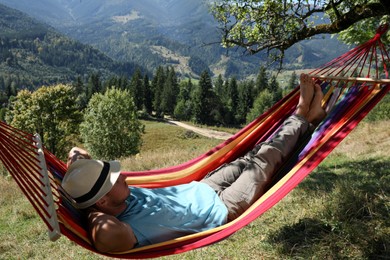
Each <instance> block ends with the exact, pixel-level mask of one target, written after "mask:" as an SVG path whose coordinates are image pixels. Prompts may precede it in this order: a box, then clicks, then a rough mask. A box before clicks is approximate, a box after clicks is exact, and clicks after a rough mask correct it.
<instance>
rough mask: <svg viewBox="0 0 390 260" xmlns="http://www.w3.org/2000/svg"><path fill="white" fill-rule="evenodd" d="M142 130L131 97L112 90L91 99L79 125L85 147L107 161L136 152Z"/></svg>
mask: <svg viewBox="0 0 390 260" xmlns="http://www.w3.org/2000/svg"><path fill="white" fill-rule="evenodd" d="M143 131H144V128H143V125H142V124H141V122H140V121H139V120H138V118H137V109H136V107H135V104H134V101H133V97H132V95H131V94H130V92H129V91H128V90H119V89H115V88H110V89H107V90H106V92H105V93H104V94H101V93H96V94H94V95H93V96H92V98H91V99H90V101H89V103H88V106H87V108H86V111H85V113H84V121H83V123H82V124H81V125H80V133H81V137H82V139H83V141H84V144H85V147H86V148H87V149H88V150H89V151H90V152H91V154H92V155H93V156H94V157H96V158H102V159H107V160H108V159H116V158H120V157H123V156H129V155H132V154H136V153H138V151H139V148H140V145H141V135H142V133H143Z"/></svg>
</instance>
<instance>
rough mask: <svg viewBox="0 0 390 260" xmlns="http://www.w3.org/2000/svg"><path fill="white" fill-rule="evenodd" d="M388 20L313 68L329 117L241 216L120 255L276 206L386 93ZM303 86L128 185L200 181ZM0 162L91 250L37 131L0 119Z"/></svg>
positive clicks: (179, 243) (147, 250)
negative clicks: (189, 155)
mask: <svg viewBox="0 0 390 260" xmlns="http://www.w3.org/2000/svg"><path fill="white" fill-rule="evenodd" d="M386 31H387V26H382V27H380V28H379V29H378V31H377V33H376V35H375V37H374V38H373V39H371V40H370V41H368V42H367V43H365V44H363V45H361V46H358V47H356V48H354V49H352V50H351V51H349V52H347V53H345V54H344V55H342V56H340V57H338V58H336V59H334V60H332V61H331V62H329V63H327V64H325V65H324V66H322V67H320V68H318V69H316V70H314V71H312V72H311V73H310V74H311V76H312V77H313V78H315V79H316V81H317V83H319V84H320V85H321V87H322V89H323V92H324V93H325V96H324V100H323V105H324V107H326V109H327V112H328V116H327V117H326V118H325V119H324V120H323V122H322V123H321V124H320V125H319V127H317V129H316V130H315V132H314V133H313V134H312V135H311V136H308V138H307V139H306V140H302V142H301V143H300V147H299V148H297V152H296V153H295V154H293V155H291V158H290V159H289V160H287V161H286V162H285V163H284V166H283V167H281V169H280V170H279V172H278V173H276V174H275V180H274V182H273V185H271V187H270V188H269V189H268V191H267V192H266V193H265V194H264V195H263V196H262V197H261V198H259V199H258V201H256V203H254V204H253V205H252V206H251V207H250V208H249V209H248V210H247V211H246V212H244V213H243V214H242V215H241V216H240V217H239V218H237V219H236V220H234V221H232V222H229V223H227V224H225V225H223V226H220V227H218V228H214V229H211V230H208V231H204V232H201V233H196V234H192V235H188V236H184V237H181V238H178V239H174V240H170V241H166V242H163V243H159V244H154V245H150V246H145V247H141V248H135V249H132V250H129V251H127V252H122V253H118V254H105V255H107V256H111V257H120V258H151V257H159V256H164V255H170V254H176V253H182V252H186V251H189V250H192V249H196V248H200V247H204V246H207V245H210V244H213V243H216V242H218V241H220V240H223V239H225V238H227V237H228V236H230V235H232V234H233V233H235V232H236V231H237V230H239V229H241V228H242V227H244V226H246V225H248V224H249V223H251V222H252V221H253V220H255V219H256V218H257V217H259V216H260V215H262V214H263V213H264V212H265V211H266V210H268V209H269V208H271V207H272V206H274V205H275V204H276V203H277V202H278V201H279V200H281V199H282V198H283V197H284V196H286V195H287V194H288V193H289V192H290V191H291V190H292V189H293V188H294V187H295V186H297V185H298V184H299V183H300V182H301V181H302V180H303V179H304V178H305V177H306V176H307V175H308V174H309V173H310V172H311V171H312V170H313V169H314V168H315V167H316V166H317V165H318V164H319V163H320V162H321V161H322V160H323V159H324V158H325V157H326V156H327V155H328V154H329V153H330V152H331V151H332V150H333V149H334V148H335V147H336V146H337V144H339V143H340V142H341V141H342V140H343V139H344V138H345V137H346V136H347V135H348V133H349V132H350V131H352V129H353V128H354V127H356V125H357V124H358V123H359V122H360V121H361V120H362V119H363V118H364V117H365V116H366V115H367V113H368V112H369V111H370V110H371V109H372V108H373V107H374V106H375V105H376V104H377V103H378V102H379V101H380V100H381V99H382V98H383V97H384V96H385V95H386V94H387V93H388V91H389V90H390V80H389V79H388V78H389V77H388V69H387V66H388V62H389V56H388V53H387V51H386V48H385V46H384V45H383V44H382V42H381V40H380V37H381V35H383V34H384V33H385V32H386ZM298 99H299V87H297V88H295V89H294V90H293V91H292V92H291V93H289V94H288V95H287V96H286V97H284V98H283V99H282V100H280V101H279V102H278V103H277V104H275V105H274V106H273V107H272V108H271V109H270V110H269V111H267V112H266V113H264V114H263V115H261V116H259V117H258V118H257V119H255V120H254V121H253V122H252V123H250V124H249V125H247V126H246V127H244V128H243V129H242V130H241V131H239V132H238V133H237V134H235V135H234V136H233V137H232V138H230V139H229V140H227V141H225V142H223V143H221V144H220V145H218V146H217V147H215V148H214V149H211V150H210V151H209V152H207V153H205V154H203V155H201V156H199V157H197V158H195V159H193V160H191V161H188V162H186V163H183V164H181V165H178V166H173V167H169V168H164V169H157V170H150V171H144V172H123V174H125V175H126V176H127V182H128V184H129V185H134V186H142V187H150V188H156V187H165V186H171V185H177V184H182V183H187V182H190V181H193V180H200V179H202V178H203V177H204V176H205V175H206V174H207V173H208V172H209V171H211V170H213V169H215V168H217V167H219V166H220V165H221V164H224V163H227V162H230V161H232V160H234V159H236V158H238V157H240V156H242V155H244V154H245V153H246V152H248V151H249V150H251V149H252V148H253V147H254V145H256V144H257V143H259V142H263V141H266V140H268V139H269V138H271V137H272V135H273V134H274V133H275V132H276V131H277V130H278V128H279V127H280V126H281V124H282V123H283V121H284V120H285V119H286V118H287V117H288V116H290V115H291V114H293V113H294V111H295V109H296V105H297V103H298ZM0 160H1V162H2V163H3V165H4V166H5V167H6V169H7V170H8V171H9V173H10V174H11V175H12V176H13V178H14V179H15V181H16V182H17V184H18V185H19V186H20V188H21V190H22V191H23V193H24V194H25V196H26V197H27V198H28V199H29V201H30V202H31V204H32V205H33V207H34V208H35V210H36V211H37V212H38V214H39V215H40V217H41V218H42V220H43V221H44V222H45V224H46V225H47V226H48V229H49V235H50V238H51V239H52V240H56V239H57V238H58V237H59V236H60V234H63V235H65V236H66V237H68V238H69V239H70V240H72V241H74V242H76V243H77V244H79V245H80V246H82V247H84V248H87V249H89V250H91V251H93V252H97V251H96V249H95V248H94V247H93V246H92V245H91V241H90V239H89V236H88V233H87V229H86V223H85V219H84V218H83V215H82V213H81V212H79V211H78V210H76V209H75V208H74V207H73V206H72V203H71V200H70V199H69V198H68V197H67V195H66V194H65V193H64V191H63V190H61V188H60V185H59V184H60V182H61V180H62V177H63V176H64V174H65V172H66V165H65V163H64V162H62V161H60V160H58V159H57V158H56V157H55V156H54V155H53V154H51V153H50V152H49V151H47V150H46V149H45V148H42V146H41V144H40V140H39V136H34V135H31V134H29V133H25V132H23V131H21V130H18V129H15V128H13V127H11V126H9V125H7V124H5V123H2V122H0Z"/></svg>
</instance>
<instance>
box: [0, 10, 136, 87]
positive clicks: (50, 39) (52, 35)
mask: <svg viewBox="0 0 390 260" xmlns="http://www.w3.org/2000/svg"><path fill="white" fill-rule="evenodd" d="M134 70H135V66H134V65H133V64H131V63H123V62H122V63H119V62H116V61H114V60H113V59H112V58H110V57H108V56H107V55H105V54H103V53H102V52H101V51H99V50H97V49H95V48H93V47H91V46H88V45H85V44H81V43H79V42H77V41H75V40H72V39H70V38H69V37H66V36H64V35H62V34H60V33H58V32H56V31H55V30H54V29H53V28H51V27H49V26H47V25H45V24H43V23H41V22H38V21H36V20H35V19H33V18H30V17H28V16H27V15H25V14H23V13H22V12H20V11H17V10H14V9H10V8H8V7H6V6H4V5H1V4H0V90H1V89H2V88H4V86H5V85H6V84H8V85H9V84H13V85H16V86H18V88H20V87H36V86H40V85H44V84H51V83H54V82H70V81H72V80H74V79H75V78H76V77H78V76H81V77H85V76H87V75H88V74H91V73H98V74H99V75H101V76H102V77H104V76H109V75H112V74H118V75H119V74H120V75H126V76H131V75H132V74H133V72H134Z"/></svg>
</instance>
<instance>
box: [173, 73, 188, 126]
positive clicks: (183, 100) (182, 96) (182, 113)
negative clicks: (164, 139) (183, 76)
mask: <svg viewBox="0 0 390 260" xmlns="http://www.w3.org/2000/svg"><path fill="white" fill-rule="evenodd" d="M179 88H180V92H179V95H178V97H177V104H176V107H175V111H174V116H175V118H177V119H179V120H190V119H191V113H192V109H191V108H192V101H191V91H192V88H193V84H192V81H191V78H190V79H189V80H188V81H181V82H180V85H179Z"/></svg>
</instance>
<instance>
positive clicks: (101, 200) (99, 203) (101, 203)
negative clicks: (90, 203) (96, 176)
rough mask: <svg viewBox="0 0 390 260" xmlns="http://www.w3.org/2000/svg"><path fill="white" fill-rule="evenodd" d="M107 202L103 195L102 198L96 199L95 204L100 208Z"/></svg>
mask: <svg viewBox="0 0 390 260" xmlns="http://www.w3.org/2000/svg"><path fill="white" fill-rule="evenodd" d="M107 203H108V201H107V198H106V196H103V198H101V199H99V200H98V201H96V203H95V206H96V208H97V209H99V210H102V209H104V208H105V207H106V206H107Z"/></svg>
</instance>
